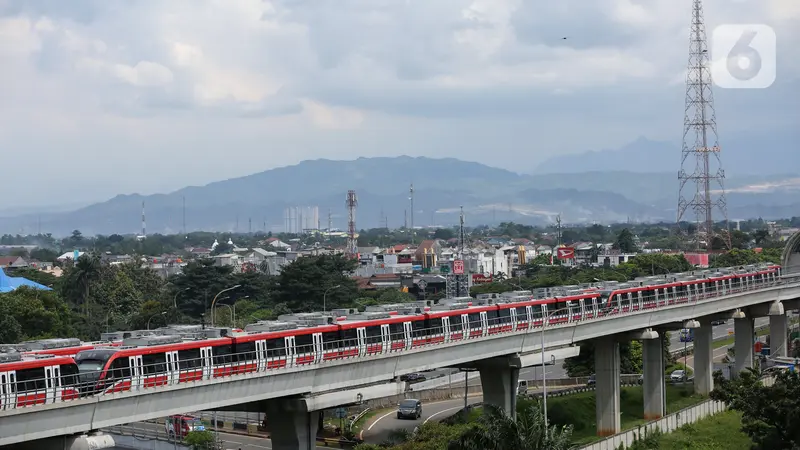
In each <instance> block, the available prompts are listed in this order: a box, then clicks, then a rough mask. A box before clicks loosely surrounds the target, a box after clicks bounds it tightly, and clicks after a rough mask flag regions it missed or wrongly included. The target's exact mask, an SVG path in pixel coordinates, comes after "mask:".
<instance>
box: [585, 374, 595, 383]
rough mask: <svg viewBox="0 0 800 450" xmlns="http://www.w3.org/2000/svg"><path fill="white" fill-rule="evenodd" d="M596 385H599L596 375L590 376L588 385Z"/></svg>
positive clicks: (587, 381)
mask: <svg viewBox="0 0 800 450" xmlns="http://www.w3.org/2000/svg"><path fill="white" fill-rule="evenodd" d="M596 383H597V377H596V376H595V374H591V375H589V379H588V380H586V385H587V386H594V385H595V384H596Z"/></svg>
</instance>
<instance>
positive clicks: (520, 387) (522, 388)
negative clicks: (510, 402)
mask: <svg viewBox="0 0 800 450" xmlns="http://www.w3.org/2000/svg"><path fill="white" fill-rule="evenodd" d="M527 393H528V380H519V381H518V382H517V394H527Z"/></svg>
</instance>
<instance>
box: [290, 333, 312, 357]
mask: <svg viewBox="0 0 800 450" xmlns="http://www.w3.org/2000/svg"><path fill="white" fill-rule="evenodd" d="M294 346H295V347H296V349H297V350H296V351H297V353H313V352H314V337H313V335H311V334H298V335H296V336H295V337H294Z"/></svg>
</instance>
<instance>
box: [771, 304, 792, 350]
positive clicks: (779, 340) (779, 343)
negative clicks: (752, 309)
mask: <svg viewBox="0 0 800 450" xmlns="http://www.w3.org/2000/svg"><path fill="white" fill-rule="evenodd" d="M788 333H789V328H788V320H787V317H786V314H780V315H775V316H772V315H771V316H769V352H770V353H769V354H770V356H783V357H786V356H788V354H789V353H788V350H789V349H788V345H787V344H788V342H787V335H788Z"/></svg>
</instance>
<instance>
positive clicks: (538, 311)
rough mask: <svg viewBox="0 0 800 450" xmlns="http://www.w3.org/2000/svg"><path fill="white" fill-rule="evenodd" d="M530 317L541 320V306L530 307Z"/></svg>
mask: <svg viewBox="0 0 800 450" xmlns="http://www.w3.org/2000/svg"><path fill="white" fill-rule="evenodd" d="M531 315H532V316H533V318H534V319H541V318H542V305H533V306H531Z"/></svg>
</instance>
